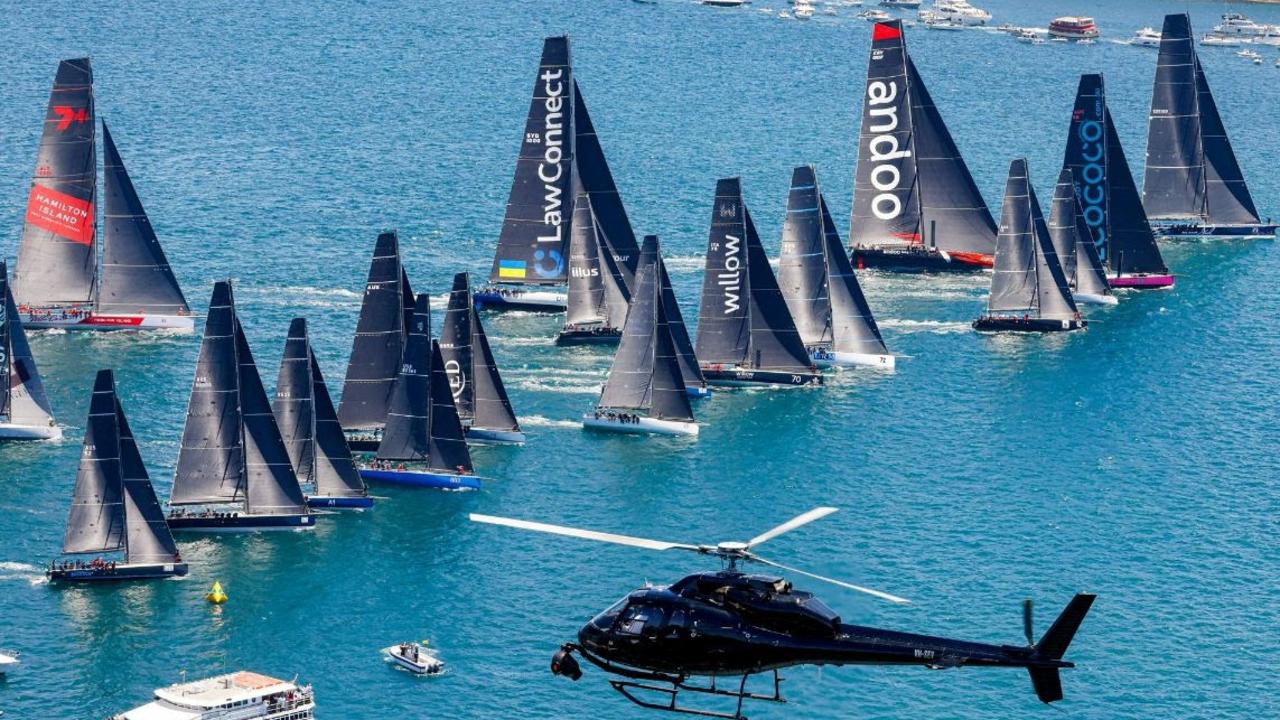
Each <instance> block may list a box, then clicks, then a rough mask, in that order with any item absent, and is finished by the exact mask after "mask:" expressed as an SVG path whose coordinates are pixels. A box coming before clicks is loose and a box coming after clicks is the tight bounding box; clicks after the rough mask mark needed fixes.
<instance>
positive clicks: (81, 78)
mask: <svg viewBox="0 0 1280 720" xmlns="http://www.w3.org/2000/svg"><path fill="white" fill-rule="evenodd" d="M96 122H97V120H96V115H95V114H94V106H93V69H92V67H91V66H90V64H89V58H80V59H77V60H63V61H62V62H61V63H59V65H58V74H57V76H56V77H55V78H54V81H53V90H52V92H51V93H50V95H49V104H48V106H47V107H46V110H45V118H44V132H43V134H41V136H40V149H39V151H38V152H37V154H36V164H35V172H34V173H32V180H31V194H30V195H29V196H28V199H27V211H26V216H25V218H24V224H23V226H22V242H21V245H19V247H18V267H17V272H16V273H15V276H14V279H13V294H14V296H15V297H16V298H17V300H18V302H19V303H21V304H22V305H33V306H52V305H75V304H87V303H92V302H93V300H94V297H95V295H96V292H95V291H96V288H95V282H94V281H95V278H96V276H97V269H98V267H97V263H98V251H97V241H96V238H95V233H94V203H95V202H96V195H97V193H96V187H97V180H98V159H97V158H98V156H97V152H96V149H95V144H94V136H95V129H96V125H95V123H96Z"/></svg>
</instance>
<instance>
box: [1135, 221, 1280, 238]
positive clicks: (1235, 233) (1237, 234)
mask: <svg viewBox="0 0 1280 720" xmlns="http://www.w3.org/2000/svg"><path fill="white" fill-rule="evenodd" d="M1277 227H1280V226H1277V225H1270V224H1259V225H1200V224H1196V223H1186V224H1179V225H1159V226H1155V227H1153V228H1152V229H1153V230H1155V233H1156V237H1158V238H1160V239H1161V240H1179V239H1184V238H1241V239H1243V238H1275V236H1276V228H1277Z"/></svg>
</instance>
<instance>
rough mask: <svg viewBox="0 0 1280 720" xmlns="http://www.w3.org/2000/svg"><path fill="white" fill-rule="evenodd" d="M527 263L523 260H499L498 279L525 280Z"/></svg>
mask: <svg viewBox="0 0 1280 720" xmlns="http://www.w3.org/2000/svg"><path fill="white" fill-rule="evenodd" d="M524 276H525V262H524V261H523V260H499V261H498V277H500V278H514V279H517V280H521V279H524Z"/></svg>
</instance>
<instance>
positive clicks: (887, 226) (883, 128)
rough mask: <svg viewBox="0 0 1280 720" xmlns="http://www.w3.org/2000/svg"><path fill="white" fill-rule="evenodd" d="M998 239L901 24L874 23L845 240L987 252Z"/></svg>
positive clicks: (873, 243)
mask: <svg viewBox="0 0 1280 720" xmlns="http://www.w3.org/2000/svg"><path fill="white" fill-rule="evenodd" d="M995 235H996V228H995V221H994V220H993V219H992V217H991V211H990V210H989V209H988V208H987V204H986V202H985V201H984V200H983V199H982V194H981V193H980V192H979V191H978V187H977V183H975V182H974V180H973V176H972V174H970V172H969V168H968V166H967V165H965V162H964V159H963V158H962V157H961V156H960V151H959V149H958V148H957V147H956V144H955V140H954V139H953V138H952V137H951V133H950V131H948V130H947V126H946V123H945V122H943V120H942V115H941V114H940V113H939V112H938V109H937V107H936V106H935V105H934V104H933V99H932V98H931V97H930V96H929V92H928V90H927V89H925V86H924V81H923V80H922V79H921V77H920V73H919V72H918V71H917V70H916V67H915V63H913V62H912V60H911V57H910V55H909V54H908V53H907V48H906V41H905V38H904V36H903V31H902V23H901V21H899V20H892V21H888V22H880V23H876V24H875V25H874V27H873V29H872V34H871V56H870V60H869V61H868V64H867V84H866V97H865V98H864V101H863V110H862V127H861V130H860V132H859V137H858V167H857V172H856V174H855V178H854V189H853V215H852V225H851V228H850V231H849V240H850V242H851V243H853V244H854V245H863V246H875V245H902V244H909V243H923V244H925V245H929V246H936V247H938V248H940V249H942V250H945V251H947V252H964V253H978V254H983V255H989V254H990V253H992V252H993V251H994V248H995Z"/></svg>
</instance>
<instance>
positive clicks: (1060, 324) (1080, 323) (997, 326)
mask: <svg viewBox="0 0 1280 720" xmlns="http://www.w3.org/2000/svg"><path fill="white" fill-rule="evenodd" d="M1088 326H1089V321H1087V320H1048V319H1043V318H1008V317H989V316H983V317H980V318H978V319H977V320H974V321H973V329H974V330H977V331H978V332H1034V333H1047V332H1070V331H1072V330H1084V329H1085V328H1087V327H1088Z"/></svg>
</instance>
